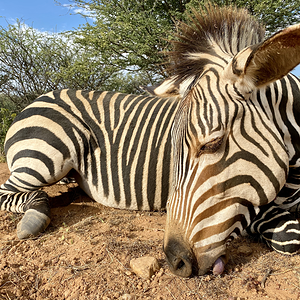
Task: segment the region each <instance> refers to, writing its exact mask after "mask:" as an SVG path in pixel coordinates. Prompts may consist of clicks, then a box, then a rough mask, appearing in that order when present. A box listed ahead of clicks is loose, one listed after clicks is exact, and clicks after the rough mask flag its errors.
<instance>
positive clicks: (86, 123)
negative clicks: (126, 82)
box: [4, 90, 178, 209]
mask: <svg viewBox="0 0 300 300" xmlns="http://www.w3.org/2000/svg"><path fill="white" fill-rule="evenodd" d="M177 105H178V102H177V101H176V100H174V99H164V100H162V99H159V98H154V97H145V96H134V95H125V94H119V93H112V92H103V93H101V92H85V91H72V90H63V91H60V92H52V93H49V94H47V95H44V96H41V97H39V98H38V99H37V100H36V101H35V102H34V103H33V104H32V105H30V106H29V107H27V108H26V109H25V110H24V111H23V112H22V113H21V114H20V115H19V116H18V117H17V118H16V120H15V122H14V124H13V125H12V127H11V129H10V131H9V133H8V135H7V139H6V145H5V150H6V152H7V161H8V164H9V166H10V169H11V171H12V176H11V177H10V179H9V180H8V181H7V182H6V183H5V185H4V187H5V188H6V189H10V190H12V189H18V190H20V191H28V190H35V189H37V188H39V187H41V186H43V185H47V184H52V183H54V182H56V181H58V180H60V179H61V178H62V177H64V176H65V175H67V173H68V172H69V171H71V170H75V172H76V173H77V174H76V175H75V177H76V178H77V180H78V181H79V183H80V184H81V185H82V187H83V189H84V190H85V191H86V192H87V193H88V194H89V195H90V196H91V197H92V198H93V199H95V200H96V201H98V202H101V203H103V204H105V205H110V206H113V207H119V208H130V209H159V208H162V207H165V203H166V201H167V197H168V194H169V189H170V185H171V182H170V172H171V168H172V162H171V153H172V149H171V143H170V127H171V125H172V121H173V118H174V113H175V110H176V107H177Z"/></svg>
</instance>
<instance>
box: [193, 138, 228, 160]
mask: <svg viewBox="0 0 300 300" xmlns="http://www.w3.org/2000/svg"><path fill="white" fill-rule="evenodd" d="M223 138H224V137H223V136H221V137H217V138H215V139H213V140H212V141H210V142H208V143H206V144H205V145H202V146H201V147H200V149H199V150H198V151H197V154H196V157H199V156H200V155H201V154H203V153H214V152H216V151H217V150H218V149H219V148H220V147H221V145H222V142H223Z"/></svg>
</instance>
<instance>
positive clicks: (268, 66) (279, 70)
mask: <svg viewBox="0 0 300 300" xmlns="http://www.w3.org/2000/svg"><path fill="white" fill-rule="evenodd" d="M299 63H300V24H297V25H293V26H290V27H288V28H286V29H284V30H281V31H279V32H277V33H276V34H274V35H273V36H271V37H270V38H269V39H267V40H265V41H264V42H262V43H260V44H257V45H254V46H250V47H248V48H246V49H244V50H242V51H240V52H239V53H238V54H237V55H236V56H235V57H234V58H233V59H232V62H231V64H230V65H228V67H227V68H226V71H227V72H230V73H231V74H228V73H227V75H229V76H230V75H231V80H232V81H234V83H235V85H236V87H237V88H238V89H239V90H240V91H242V92H243V91H244V92H245V93H247V92H248V93H250V92H251V91H252V90H253V89H254V88H258V87H261V86H263V85H266V84H269V83H271V82H273V81H275V80H278V79H281V78H282V77H283V76H285V75H287V74H288V72H290V71H291V70H292V69H293V68H295V67H296V66H297V65H298V64H299ZM230 69H231V70H230Z"/></svg>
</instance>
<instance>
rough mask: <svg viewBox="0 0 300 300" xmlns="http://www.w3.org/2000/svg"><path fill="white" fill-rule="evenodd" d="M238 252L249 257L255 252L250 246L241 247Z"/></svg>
mask: <svg viewBox="0 0 300 300" xmlns="http://www.w3.org/2000/svg"><path fill="white" fill-rule="evenodd" d="M237 252H238V253H239V254H242V255H246V256H248V255H250V254H252V252H253V250H252V248H250V247H248V246H240V247H238V249H237Z"/></svg>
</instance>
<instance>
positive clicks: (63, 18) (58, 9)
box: [0, 0, 86, 32]
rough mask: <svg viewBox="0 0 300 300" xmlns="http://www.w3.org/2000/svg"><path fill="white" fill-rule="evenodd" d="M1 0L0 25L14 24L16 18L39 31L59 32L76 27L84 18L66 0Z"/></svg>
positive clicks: (82, 22) (83, 21)
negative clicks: (57, 1) (57, 0)
mask: <svg viewBox="0 0 300 300" xmlns="http://www.w3.org/2000/svg"><path fill="white" fill-rule="evenodd" d="M59 2H60V3H61V4H62V5H63V6H60V5H59V4H57V3H56V2H55V1H54V0H2V1H1V4H0V16H1V18H0V25H1V26H3V27H6V26H7V23H10V24H14V23H15V21H16V19H19V20H22V21H23V22H24V23H26V24H27V25H29V26H32V27H34V28H36V29H38V30H40V31H49V32H61V31H66V30H72V29H74V28H77V27H78V25H80V24H84V23H86V22H85V19H84V18H83V17H81V16H80V15H76V14H75V12H76V10H75V9H71V10H70V8H69V5H70V4H71V3H70V2H69V1H68V0H61V1H59Z"/></svg>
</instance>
